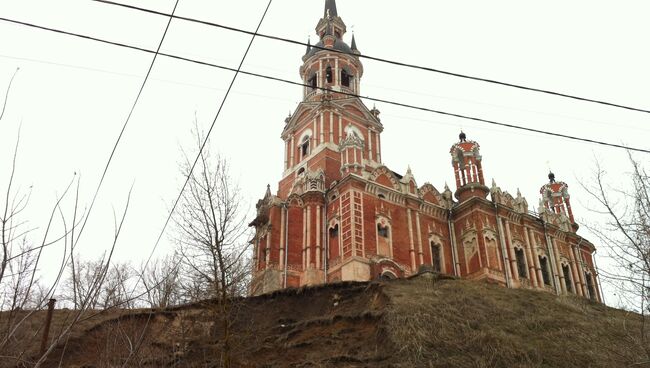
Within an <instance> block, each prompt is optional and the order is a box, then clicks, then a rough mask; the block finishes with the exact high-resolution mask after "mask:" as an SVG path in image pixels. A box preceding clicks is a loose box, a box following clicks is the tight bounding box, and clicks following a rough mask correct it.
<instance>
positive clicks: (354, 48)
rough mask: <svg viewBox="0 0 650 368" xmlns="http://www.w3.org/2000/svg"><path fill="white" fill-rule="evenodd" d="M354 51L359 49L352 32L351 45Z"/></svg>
mask: <svg viewBox="0 0 650 368" xmlns="http://www.w3.org/2000/svg"><path fill="white" fill-rule="evenodd" d="M350 48H351V49H352V51H358V49H357V40H356V39H355V38H354V33H352V44H351V45H350Z"/></svg>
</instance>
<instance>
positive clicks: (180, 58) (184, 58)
mask: <svg viewBox="0 0 650 368" xmlns="http://www.w3.org/2000/svg"><path fill="white" fill-rule="evenodd" d="M0 21H5V22H9V23H14V24H19V25H22V26H27V27H31V28H36V29H41V30H45V31H50V32H54V33H59V34H64V35H67V36H73V37H77V38H82V39H86V40H91V41H96V42H100V43H104V44H108V45H113V46H119V47H123V48H128V49H132V50H137V51H141V52H145V53H156V51H153V50H149V49H147V48H144V47H139V46H133V45H129V44H125V43H121V42H115V41H109V40H105V39H101V38H97V37H93V36H88V35H83V34H79V33H74V32H70V31H64V30H60V29H55V28H51V27H45V26H40V25H36V24H32V23H28V22H23V21H18V20H13V19H8V18H5V17H0ZM157 54H158V55H160V56H165V57H168V58H171V59H176V60H181V61H186V62H190V63H193V64H197V65H204V66H209V67H213V68H217V69H221V70H228V71H232V72H237V73H239V74H244V75H249V76H253V77H257V78H262V79H267V80H273V81H277V82H282V83H285V84H290V85H294V86H300V87H307V88H314V89H318V90H321V91H330V92H334V91H332V90H330V89H328V88H325V87H312V86H311V85H307V84H304V83H301V82H294V81H290V80H287V79H283V78H278V77H273V76H269V75H265V74H260V73H254V72H248V71H245V70H241V68H232V67H227V66H223V65H219V64H214V63H210V62H206V61H201V60H196V59H191V58H186V57H183V56H178V55H173V54H169V53H164V52H157ZM335 93H337V94H340V95H344V96H348V97H356V98H360V99H364V100H368V101H373V102H379V103H385V104H388V105H393V106H399V107H403V108H409V109H413V110H419V111H425V112H430V113H434V114H439V115H445V116H450V117H455V118H459V119H464V120H469V121H474V122H480V123H485V124H490V125H497V126H501V127H507V128H511V129H517V130H522V131H529V132H533V133H538V134H543V135H548V136H554V137H558V138H565V139H569V140H573V141H581V142H587V143H592V144H597V145H601V146H608V147H614V148H620V149H625V150H630V151H636V152H643V153H650V149H644V148H638V147H631V146H625V145H622V144H616V143H609V142H603V141H599V140H596V139H590V138H582V137H578V136H573V135H568V134H562V133H555V132H550V131H546V130H541V129H535V128H529V127H525V126H521V125H516V124H511V123H503V122H499V121H496V120H490V119H483V118H479V117H474V116H468V115H463V114H458V113H452V112H447V111H442V110H436V109H431V108H427V107H423V106H416V105H411V104H407V103H403V102H397V101H391V100H387V99H382V98H376V97H371V96H362V95H358V94H355V93H351V92H346V91H336V92H335Z"/></svg>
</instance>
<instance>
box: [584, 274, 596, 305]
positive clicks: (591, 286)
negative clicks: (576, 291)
mask: <svg viewBox="0 0 650 368" xmlns="http://www.w3.org/2000/svg"><path fill="white" fill-rule="evenodd" d="M585 280H587V290H588V291H589V299H591V300H596V289H595V288H594V280H593V279H592V278H591V274H590V273H585Z"/></svg>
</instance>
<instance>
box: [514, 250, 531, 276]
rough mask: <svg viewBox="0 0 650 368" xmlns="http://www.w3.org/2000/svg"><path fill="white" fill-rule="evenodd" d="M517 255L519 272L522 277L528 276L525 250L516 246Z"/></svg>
mask: <svg viewBox="0 0 650 368" xmlns="http://www.w3.org/2000/svg"><path fill="white" fill-rule="evenodd" d="M515 257H516V258H517V272H518V273H519V277H520V278H523V279H525V278H528V276H527V275H526V256H525V255H524V250H523V249H521V248H515Z"/></svg>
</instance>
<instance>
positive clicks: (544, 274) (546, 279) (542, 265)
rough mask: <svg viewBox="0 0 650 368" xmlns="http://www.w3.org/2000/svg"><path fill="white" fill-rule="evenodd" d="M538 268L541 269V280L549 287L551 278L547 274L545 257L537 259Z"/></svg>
mask: <svg viewBox="0 0 650 368" xmlns="http://www.w3.org/2000/svg"><path fill="white" fill-rule="evenodd" d="M539 267H540V268H541V269H542V278H543V279H544V284H546V285H551V277H550V276H549V273H548V260H547V259H546V257H541V256H540V257H539Z"/></svg>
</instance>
